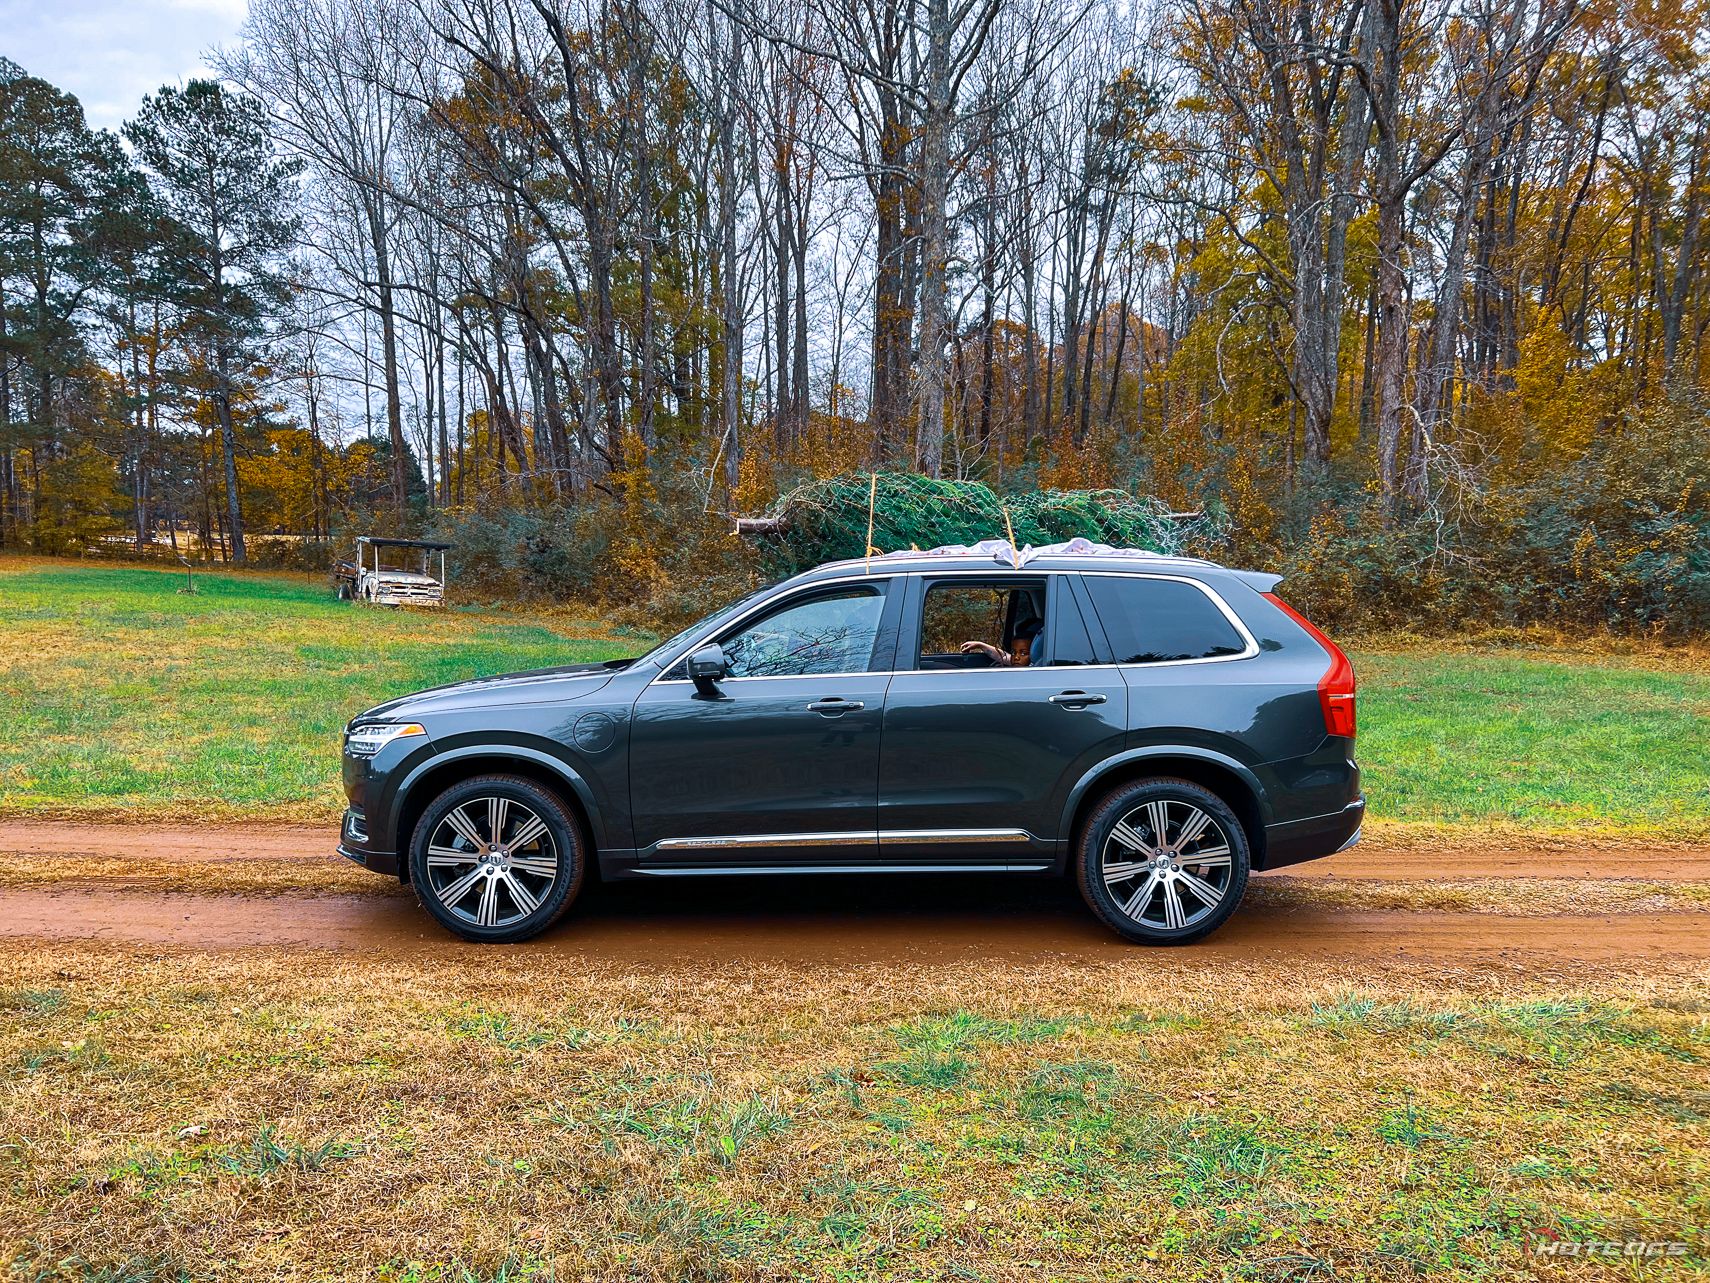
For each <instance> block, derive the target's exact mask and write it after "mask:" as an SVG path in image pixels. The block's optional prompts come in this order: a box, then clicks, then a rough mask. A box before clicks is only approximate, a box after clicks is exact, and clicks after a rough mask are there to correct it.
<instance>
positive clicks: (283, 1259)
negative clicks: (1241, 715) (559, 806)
mask: <svg viewBox="0 0 1710 1283" xmlns="http://www.w3.org/2000/svg"><path fill="white" fill-rule="evenodd" d="M1547 970H1548V974H1543V973H1534V974H1530V975H1528V974H1522V973H1520V972H1518V971H1513V970H1506V969H1503V968H1501V967H1495V968H1493V967H1490V966H1484V965H1481V966H1480V967H1478V968H1477V969H1470V968H1467V969H1463V968H1454V967H1442V968H1420V967H1409V968H1400V967H1395V966H1386V965H1382V964H1358V965H1354V964H1333V963H1322V962H1319V963H1313V964H1311V970H1310V971H1309V972H1306V973H1303V972H1301V971H1300V970H1298V969H1296V968H1295V967H1282V966H1279V965H1277V964H1269V963H1260V962H1230V961H1227V960H1225V961H1223V962H1219V963H1217V964H1216V966H1215V970H1212V969H1210V968H1209V967H1208V966H1207V964H1205V963H1204V962H1203V961H1201V962H1196V961H1195V958H1194V956H1193V955H1192V954H1160V953H1156V952H1148V953H1140V954H1136V955H1135V956H1134V957H1133V959H1132V960H1125V961H1121V962H1117V963H1087V962H1078V961H1072V960H1064V961H1062V962H1060V963H1055V964H1053V965H1050V966H1048V967H1042V966H1036V965H1030V964H1004V963H998V962H993V963H985V964H982V965H981V966H980V967H979V968H977V969H970V968H966V967H943V966H911V965H899V964H894V963H892V964H887V965H884V966H882V967H870V966H852V967H847V968H802V967H782V966H768V965H755V964H754V963H752V962H747V963H744V964H742V965H740V966H735V965H725V964H711V965H696V966H692V967H690V966H681V967H677V966H673V967H666V968H653V967H647V966H636V967H621V966H608V965H599V964H589V965H587V966H586V969H581V970H578V971H575V972H567V971H566V970H565V969H564V968H563V965H562V962H561V961H559V962H555V961H554V960H552V959H551V958H548V957H543V956H533V957H531V956H528V955H521V954H511V953H503V952H496V951H485V952H483V951H476V950H459V951H455V952H454V954H453V956H451V957H450V958H448V959H446V960H444V961H429V960H407V959H395V958H387V957H364V958H358V959H352V958H350V957H333V956H329V955H317V954H310V953H289V952H261V951H252V952H248V953H244V954H242V955H231V954H227V955H221V954H209V955H180V954H166V955H158V954H153V953H148V952H140V951H132V950H126V949H121V948H116V947H99V946H93V945H90V946H58V947H56V948H54V949H53V950H51V951H49V950H44V949H39V948H32V947H28V946H19V945H10V946H6V947H4V948H0V1056H3V1057H4V1058H5V1063H6V1064H7V1065H8V1074H7V1076H6V1079H5V1083H4V1086H3V1088H0V1093H3V1094H0V1102H3V1110H0V1117H3V1119H4V1123H3V1135H0V1164H3V1165H4V1167H5V1168H6V1170H7V1178H6V1181H5V1185H4V1187H3V1189H0V1227H3V1228H0V1245H3V1247H0V1250H3V1251H4V1253H5V1255H6V1256H8V1257H12V1258H15V1259H16V1260H17V1261H18V1262H19V1264H18V1269H19V1271H20V1272H21V1273H22V1274H23V1275H24V1276H25V1277H30V1276H32V1274H33V1273H35V1271H36V1270H37V1269H38V1267H39V1266H40V1267H46V1266H53V1265H54V1263H58V1262H68V1263H69V1264H66V1265H64V1266H63V1267H58V1266H55V1268H61V1270H62V1272H63V1273H65V1274H66V1275H68V1276H74V1277H89V1276H90V1273H89V1271H91V1270H103V1269H108V1268H110V1267H114V1266H119V1265H126V1266H127V1268H128V1273H125V1274H121V1275H113V1274H102V1275H99V1277H103V1278H115V1277H130V1278H138V1279H142V1278H159V1277H178V1275H179V1273H180V1272H182V1273H184V1274H187V1275H189V1276H191V1277H198V1278H200V1277H207V1276H210V1275H214V1274H218V1275H219V1276H220V1277H222V1278H242V1279H251V1278H256V1279H259V1278H281V1279H299V1278H304V1279H306V1278H357V1277H378V1278H382V1279H422V1278H463V1277H469V1276H472V1277H478V1278H493V1277H499V1276H501V1275H503V1276H505V1277H510V1278H517V1277H524V1276H528V1275H530V1274H539V1275H547V1274H551V1275H555V1276H556V1277H559V1278H564V1279H579V1278H600V1279H716V1278H733V1279H795V1278H927V1277H931V1278H947V1277H967V1278H985V1279H989V1280H1010V1279H1022V1278H1035V1277H1058V1278H1112V1279H1115V1278H1134V1277H1150V1276H1154V1275H1159V1276H1168V1277H1172V1278H1175V1277H1182V1278H1187V1277H1196V1278H1197V1277H1207V1278H1215V1277H1224V1276H1228V1275H1231V1274H1238V1275H1248V1276H1252V1277H1260V1278H1283V1277H1291V1278H1303V1277H1324V1278H1328V1277H1332V1275H1331V1273H1330V1271H1334V1277H1342V1278H1365V1277H1396V1278H1413V1277H1417V1276H1418V1274H1420V1273H1422V1272H1423V1273H1431V1274H1442V1275H1452V1276H1467V1277H1473V1276H1479V1275H1484V1274H1489V1273H1496V1274H1512V1273H1515V1272H1520V1271H1525V1270H1526V1269H1527V1268H1528V1266H1529V1265H1531V1264H1533V1263H1534V1262H1531V1261H1529V1260H1528V1258H1527V1257H1526V1256H1525V1254H1524V1251H1525V1243H1526V1241H1527V1238H1528V1234H1529V1233H1530V1231H1532V1230H1534V1229H1539V1228H1548V1229H1554V1230H1557V1231H1561V1232H1566V1233H1570V1234H1603V1233H1610V1234H1623V1235H1624V1234H1627V1233H1642V1234H1645V1235H1647V1236H1650V1237H1674V1236H1685V1235H1690V1234H1692V1233H1694V1232H1695V1231H1694V1230H1693V1225H1692V1222H1693V1219H1694V1217H1695V1216H1696V1215H1698V1214H1699V1213H1701V1210H1702V1203H1701V1199H1702V1191H1703V1190H1704V1188H1705V1187H1706V1184H1707V1182H1710V1160H1707V1158H1706V1150H1705V1147H1704V1143H1703V1142H1704V1138H1705V1130H1706V1121H1707V1120H1710V1091H1706V1084H1705V1078H1704V1071H1703V1064H1704V1059H1705V1057H1706V1056H1707V1055H1710V1021H1707V1017H1706V1013H1707V1012H1710V973H1707V972H1706V971H1705V969H1704V968H1702V967H1696V966H1694V967H1689V966H1685V965H1670V966H1667V967H1664V968H1661V969H1660V970H1658V971H1657V972H1656V973H1655V974H1651V975H1646V976H1637V977H1615V976H1611V975H1609V974H1608V973H1607V972H1605V971H1603V970H1601V969H1594V968H1581V967H1575V966H1570V965H1567V964H1562V965H1557V966H1551V967H1549V968H1548V969H1547ZM201 1129H205V1130H201ZM1699 1264H1700V1265H1702V1258H1699ZM465 1270H466V1271H468V1274H467V1275H465V1274H464V1273H463V1271H465Z"/></svg>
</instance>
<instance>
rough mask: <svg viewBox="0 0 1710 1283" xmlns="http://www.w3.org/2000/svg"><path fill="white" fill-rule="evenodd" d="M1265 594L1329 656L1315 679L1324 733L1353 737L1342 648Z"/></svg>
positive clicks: (1350, 688) (1348, 667)
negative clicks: (1328, 664)
mask: <svg viewBox="0 0 1710 1283" xmlns="http://www.w3.org/2000/svg"><path fill="white" fill-rule="evenodd" d="M1265 596H1266V597H1267V598H1268V599H1269V600H1270V601H1271V602H1272V603H1273V604H1275V605H1276V606H1277V607H1278V608H1279V609H1280V610H1281V611H1282V612H1283V613H1284V614H1286V615H1287V616H1288V617H1289V618H1290V619H1292V620H1294V622H1295V623H1297V624H1299V625H1300V626H1301V627H1302V628H1304V629H1306V631H1307V632H1308V633H1310V634H1312V638H1313V640H1314V641H1316V642H1317V643H1318V644H1319V645H1320V646H1322V647H1324V653H1325V654H1326V655H1328V656H1329V657H1330V668H1329V670H1328V671H1327V672H1326V673H1325V674H1324V676H1322V677H1320V678H1319V679H1318V705H1319V707H1320V708H1322V709H1323V710H1324V733H1325V734H1326V735H1344V736H1346V737H1347V738H1349V739H1353V738H1354V666H1353V665H1352V664H1350V663H1349V662H1348V657H1347V656H1346V655H1344V654H1343V653H1342V648H1341V647H1340V646H1338V645H1337V644H1336V643H1335V642H1333V641H1331V640H1330V639H1329V638H1328V637H1326V636H1325V635H1324V634H1323V633H1322V632H1320V631H1319V630H1318V628H1317V627H1316V626H1314V624H1313V622H1312V621H1311V620H1310V619H1308V618H1307V617H1306V616H1305V615H1303V614H1301V613H1300V612H1299V611H1298V610H1296V609H1295V608H1294V607H1293V606H1291V605H1289V604H1288V603H1287V602H1286V601H1284V600H1283V599H1282V598H1281V597H1279V596H1277V595H1276V594H1275V593H1270V592H1268V593H1266V594H1265Z"/></svg>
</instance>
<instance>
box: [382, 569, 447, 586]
mask: <svg viewBox="0 0 1710 1283" xmlns="http://www.w3.org/2000/svg"><path fill="white" fill-rule="evenodd" d="M369 573H370V574H371V575H373V576H374V578H375V579H376V580H378V581H379V582H380V583H383V584H437V583H438V582H439V580H437V579H435V578H434V577H433V576H432V575H423V574H418V573H417V572H416V571H414V570H372V571H369Z"/></svg>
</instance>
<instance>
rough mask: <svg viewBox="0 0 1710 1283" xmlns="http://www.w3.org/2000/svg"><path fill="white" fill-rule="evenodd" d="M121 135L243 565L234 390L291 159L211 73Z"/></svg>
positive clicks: (249, 347) (261, 308)
mask: <svg viewBox="0 0 1710 1283" xmlns="http://www.w3.org/2000/svg"><path fill="white" fill-rule="evenodd" d="M125 137H126V138H128V139H129V140H130V142H131V145H132V146H133V147H134V148H135V149H136V154H137V159H138V160H139V161H140V162H141V163H142V165H143V167H144V168H145V169H146V170H147V171H148V173H149V174H150V176H151V177H152V179H153V186H154V190H155V193H156V196H157V198H158V199H159V201H160V203H161V206H162V208H163V210H164V212H165V214H166V217H167V219H168V221H169V224H170V226H169V230H168V234H167V237H166V241H165V254H166V256H167V258H168V260H169V263H170V270H169V273H168V274H169V276H170V278H171V279H172V282H173V286H172V288H173V294H174V297H173V303H174V304H175V306H176V307H177V308H178V310H179V311H180V313H181V318H182V323H183V325H184V328H185V330H186V332H187V333H188V334H189V335H190V336H191V338H192V341H194V342H196V343H198V344H199V346H200V347H201V349H202V355H203V357H204V358H205V366H206V369H207V370H208V376H209V380H210V383H211V387H210V389H209V391H210V393H211V395H212V399H213V408H214V415H215V418H216V420H217V422H218V424H219V430H220V453H221V457H222V462H223V464H224V471H225V487H226V517H227V521H228V523H229V525H228V528H229V531H230V534H231V549H232V560H234V561H237V562H242V561H244V560H245V552H244V538H243V513H242V506H241V504H240V502H239V495H238V477H237V444H236V431H235V429H234V427H233V413H232V403H233V399H234V397H233V388H234V382H235V380H236V379H237V377H238V375H239V372H240V371H242V370H244V369H246V368H248V367H249V366H251V365H252V364H253V363H254V362H255V361H256V359H257V358H258V357H259V356H260V354H261V351H262V348H263V346H264V345H265V342H266V339H267V337H268V334H269V330H270V322H271V321H272V320H273V319H274V317H275V316H276V315H277V314H278V311H279V309H280V307H281V305H282V304H283V302H284V300H285V297H286V293H287V287H286V279H285V277H284V275H283V273H282V268H283V265H284V257H283V256H284V253H285V251H286V250H288V249H289V248H290V246H291V245H292V243H293V241H294V238H295V236H296V221H295V219H294V217H293V216H292V212H291V200H292V195H293V190H292V189H293V182H292V180H293V178H294V177H295V176H296V173H297V170H298V168H299V167H298V165H297V164H295V163H293V162H290V161H287V160H285V159H282V158H281V157H279V156H277V155H276V154H275V153H274V150H273V144H272V142H271V140H270V138H269V136H268V131H267V121H266V116H265V114H264V112H263V110H262V107H261V105H260V104H259V103H257V102H256V101H255V100H254V99H252V98H249V97H246V96H243V95H240V94H234V93H232V92H231V91H229V90H227V89H223V88H222V87H221V86H220V85H218V84H216V83H215V82H213V81H211V80H192V81H190V82H189V83H188V84H187V85H185V86H184V88H182V89H176V88H173V87H172V86H170V85H168V86H166V87H164V88H163V89H161V91H160V92H159V93H158V94H155V95H153V96H152V97H150V98H147V99H145V100H144V101H143V106H142V110H141V112H139V113H138V115H137V118H136V119H135V120H133V121H131V122H130V123H128V124H127V125H126V126H125Z"/></svg>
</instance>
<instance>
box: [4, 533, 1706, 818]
mask: <svg viewBox="0 0 1710 1283" xmlns="http://www.w3.org/2000/svg"><path fill="white" fill-rule="evenodd" d="M196 582H197V586H198V589H199V591H198V593H197V594H196V595H195V596H186V595H183V594H181V593H180V592H179V591H178V590H179V588H180V587H181V586H182V584H183V580H182V578H181V577H180V576H177V575H173V574H169V573H166V572H162V571H154V570H139V569H129V568H119V567H110V566H94V567H86V566H82V565H76V564H63V563H62V564H55V563H51V562H46V561H39V560H27V559H22V560H13V561H9V562H0V699H3V700H4V702H5V706H6V708H7V710H8V716H7V717H6V718H5V719H3V720H0V814H14V815H16V814H31V813H33V814H42V815H49V814H56V815H84V816H95V815H104V814H112V813H132V814H136V815H150V816H174V815H176V816H183V817H190V816H205V815H207V814H209V812H210V811H213V812H216V813H220V814H224V815H226V816H228V817H231V818H293V817H294V818H302V819H316V820H319V819H325V818H327V817H329V816H331V815H334V814H336V813H337V811H338V810H339V809H340V807H341V805H342V803H341V800H340V795H339V790H338V785H337V774H338V758H337V754H338V734H339V730H340V728H341V727H342V726H343V724H344V722H345V721H346V720H347V719H348V718H349V717H350V716H351V714H353V713H355V712H358V711H360V710H361V709H363V708H365V707H367V706H368V705H370V704H374V703H377V702H379V701H380V700H382V699H385V698H388V697H390V696H393V695H397V694H402V693H405V692H408V691H411V690H416V689H419V688H421V687H424V686H431V685H435V684H438V683H441V682H449V681H456V680H459V679H461V678H466V677H475V676H481V675H486V674H491V673H497V672H505V671H510V670H515V669H521V668H537V667H543V666H546V665H550V664H562V663H573V662H577V661H581V660H591V659H606V658H611V657H613V656H616V655H621V654H625V653H630V652H633V651H635V650H638V649H641V648H642V647H643V646H644V645H645V641H644V639H641V638H630V637H624V636H621V635H614V634H613V633H612V632H611V631H610V630H608V629H606V628H605V627H604V626H603V625H601V624H599V623H598V622H594V621H589V620H586V619H584V620H575V619H558V618H554V619H551V620H546V621H542V620H538V619H527V618H523V617H520V616H518V617H512V616H505V615H501V614H497V613H494V612H491V611H474V610H450V611H447V612H445V613H443V614H438V613H435V614H428V613H411V612H400V611H386V610H373V609H366V608H361V607H354V606H350V605H346V604H343V603H340V602H338V601H336V600H334V599H333V597H332V595H331V593H330V592H329V591H328V589H327V587H326V586H325V584H323V583H319V582H311V581H307V580H303V579H291V578H285V577H278V576H240V575H219V574H204V575H198V576H197V580H196ZM711 604H713V603H709V605H711ZM1355 662H1356V665H1357V667H1358V669H1359V673H1360V689H1361V695H1360V723H1361V739H1360V760H1361V764H1362V765H1363V766H1364V768H1365V772H1366V784H1367V792H1368V795H1369V796H1370V798H1371V802H1372V813H1373V815H1374V817H1376V818H1379V819H1382V820H1386V821H1403V822H1413V823H1423V824H1448V825H1457V826H1482V827H1490V826H1494V827H1499V828H1527V829H1535V830H1561V831H1579V832H1584V831H1588V830H1589V831H1608V832H1616V833H1620V832H1626V833H1651V834H1656V833H1663V834H1670V835H1674V836H1679V837H1683V838H1694V837H1695V838H1702V837H1705V836H1707V835H1710V769H1707V768H1706V765H1705V761H1704V748H1705V733H1704V727H1705V724H1706V717H1707V716H1710V676H1707V675H1705V674H1704V673H1702V672H1698V671H1694V670H1693V668H1692V667H1691V666H1690V665H1689V664H1688V663H1685V662H1682V663H1680V664H1678V665H1677V666H1675V667H1669V666H1666V665H1664V666H1658V665H1656V664H1654V663H1651V664H1646V665H1643V666H1641V665H1640V664H1639V662H1638V661H1635V660H1631V659H1625V660H1624V659H1621V658H1618V657H1611V656H1608V655H1599V654H1593V653H1590V652H1589V651H1588V652H1587V653H1584V654H1576V653H1574V652H1572V651H1564V650H1560V649H1554V650H1550V651H1540V652H1526V651H1515V650H1513V649H1498V648H1495V647H1492V648H1487V649H1483V650H1480V649H1466V648H1461V649H1456V650H1453V651H1443V650H1432V649H1429V648H1417V647H1416V648H1409V649H1405V650H1383V651H1374V652H1370V653H1360V654H1357V655H1356V656H1355Z"/></svg>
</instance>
